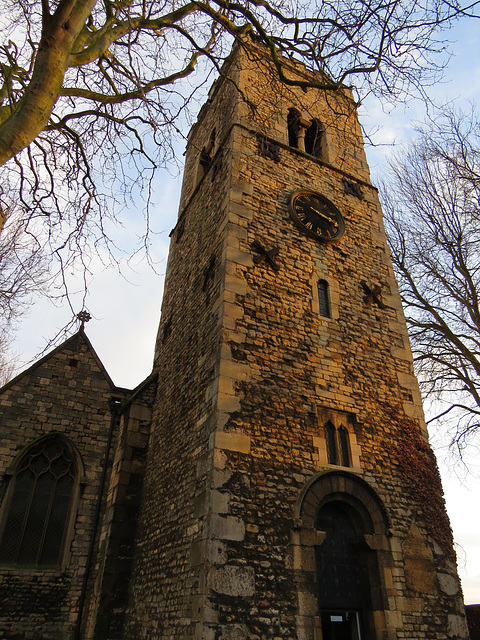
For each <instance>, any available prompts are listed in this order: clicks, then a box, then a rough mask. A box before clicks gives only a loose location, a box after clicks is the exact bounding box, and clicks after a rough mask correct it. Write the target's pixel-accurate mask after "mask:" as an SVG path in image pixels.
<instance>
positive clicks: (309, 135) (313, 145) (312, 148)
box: [305, 118, 324, 158]
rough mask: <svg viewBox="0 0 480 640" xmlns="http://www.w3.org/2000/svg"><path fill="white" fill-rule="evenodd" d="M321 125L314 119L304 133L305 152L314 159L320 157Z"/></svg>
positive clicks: (322, 132) (322, 131)
mask: <svg viewBox="0 0 480 640" xmlns="http://www.w3.org/2000/svg"><path fill="white" fill-rule="evenodd" d="M323 134H324V130H323V125H322V123H321V122H320V120H317V119H316V118H315V119H313V120H312V124H311V125H310V126H309V127H308V129H307V130H306V132H305V151H306V153H309V154H310V155H311V156H315V157H316V158H321V157H322V143H323Z"/></svg>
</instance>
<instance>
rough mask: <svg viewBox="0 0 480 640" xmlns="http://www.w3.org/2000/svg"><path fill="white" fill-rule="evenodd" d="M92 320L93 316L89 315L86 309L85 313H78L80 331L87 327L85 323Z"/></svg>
mask: <svg viewBox="0 0 480 640" xmlns="http://www.w3.org/2000/svg"><path fill="white" fill-rule="evenodd" d="M91 319H92V316H91V315H90V314H89V313H88V311H85V309H84V310H83V311H80V313H77V320H80V322H81V325H80V329H83V328H84V327H85V323H86V322H88V321H89V320H91Z"/></svg>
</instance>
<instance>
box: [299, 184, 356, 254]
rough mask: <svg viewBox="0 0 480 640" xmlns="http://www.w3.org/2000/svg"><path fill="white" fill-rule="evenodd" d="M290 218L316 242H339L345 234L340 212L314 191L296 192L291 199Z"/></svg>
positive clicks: (303, 190)
mask: <svg viewBox="0 0 480 640" xmlns="http://www.w3.org/2000/svg"><path fill="white" fill-rule="evenodd" d="M289 209H290V216H291V218H292V219H293V221H294V222H295V224H296V225H297V227H299V229H300V230H301V231H303V233H305V234H306V235H307V236H309V237H310V238H315V240H322V241H324V242H325V241H327V242H328V241H329V240H338V238H341V237H342V236H343V234H344V232H345V221H344V219H343V217H342V214H341V213H340V211H339V210H338V209H337V208H336V207H335V205H333V204H332V203H331V202H330V201H329V200H327V199H326V198H324V197H323V196H321V195H320V194H318V193H315V192H314V191H309V190H308V189H302V190H300V191H295V192H294V193H293V194H292V196H291V198H290V207H289Z"/></svg>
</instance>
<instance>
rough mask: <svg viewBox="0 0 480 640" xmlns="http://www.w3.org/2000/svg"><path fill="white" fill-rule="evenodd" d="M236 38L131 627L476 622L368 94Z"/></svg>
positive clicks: (174, 281)
mask: <svg viewBox="0 0 480 640" xmlns="http://www.w3.org/2000/svg"><path fill="white" fill-rule="evenodd" d="M287 71H288V76H289V77H290V79H291V80H292V81H293V82H292V86H290V87H285V86H282V85H280V84H279V83H278V81H277V80H276V77H275V74H274V73H273V71H272V70H271V69H270V67H269V66H268V64H267V63H266V61H265V60H264V56H263V52H262V50H257V49H250V50H244V49H242V48H241V47H240V46H238V45H237V46H236V47H235V49H234V52H233V54H232V55H231V57H230V58H229V60H228V61H227V63H226V65H225V67H224V69H223V71H222V74H221V77H220V78H219V79H218V80H217V81H216V83H215V84H214V86H213V87H212V89H211V91H210V95H209V99H208V101H207V104H206V105H205V106H204V107H203V109H202V110H201V112H200V115H199V118H198V122H197V124H196V125H195V126H194V127H193V129H192V131H191V133H190V136H189V139H188V146H187V154H186V167H185V175H184V182H183V190H182V196H181V203H180V211H179V217H178V222H177V225H176V227H175V229H174V230H173V231H172V234H171V236H172V241H171V250H170V257H169V263H168V270H167V278H166V284H165V295H164V301H163V307H162V318H161V323H160V328H159V332H158V338H157V346H156V356H155V369H156V370H157V371H158V374H159V383H158V384H159V386H158V393H157V399H156V402H155V405H154V410H153V423H152V433H151V440H150V445H149V454H148V459H147V470H146V477H145V485H144V497H143V503H142V510H141V516H140V521H139V530H138V538H137V546H136V559H135V568H134V571H133V576H132V582H131V585H130V602H129V608H128V611H127V617H126V628H125V631H124V634H125V635H124V637H125V638H158V639H160V638H161V639H166V638H169V639H170V638H172V639H173V638H175V639H180V638H181V639H187V638H192V639H193V638H195V640H214V639H218V640H220V639H221V640H234V639H235V640H244V639H245V640H246V639H247V638H252V639H264V638H275V639H279V638H282V639H289V640H290V639H291V640H293V639H298V640H321V639H323V640H334V639H335V640H394V639H400V638H405V639H410V640H419V639H421V638H422V639H431V640H433V639H436V640H440V639H447V638H458V639H460V638H467V637H468V632H467V631H466V628H465V624H464V618H463V604H462V596H461V590H460V585H459V581H458V577H457V573H456V565H455V555H454V552H453V548H452V538H451V532H450V528H449V523H448V519H447V516H446V514H445V510H444V504H443V499H442V490H441V486H440V480H439V476H438V472H437V469H436V465H435V460H434V458H433V454H432V452H431V450H430V448H429V446H428V443H427V432H426V428H425V423H424V419H423V413H422V408H421V401H420V394H419V391H418V386H417V382H416V379H415V377H414V375H413V368H412V357H411V353H410V349H409V345H408V337H407V331H406V326H405V321H404V317H403V314H402V309H401V305H400V299H399V295H398V291H397V286H396V283H395V279H394V275H393V271H392V266H391V263H390V259H389V252H388V247H387V243H386V239H385V232H384V228H383V223H382V213H381V210H380V205H379V201H378V195H377V190H376V189H375V188H374V187H373V186H372V184H371V183H370V178H369V171H368V166H367V162H366V158H365V153H364V150H363V141H362V135H361V130H360V127H359V124H358V120H357V115H356V110H355V105H354V103H353V100H352V97H351V95H350V94H349V92H348V91H347V90H345V91H339V92H338V93H335V94H333V93H331V92H330V93H325V92H323V91H321V90H319V89H314V88H311V89H308V90H303V89H302V88H300V87H298V86H295V81H299V80H300V81H305V80H310V81H311V80H312V79H313V78H312V77H311V76H310V75H309V74H308V73H307V72H306V71H305V70H304V69H303V68H301V67H299V66H298V65H294V64H291V65H289V66H288V65H287Z"/></svg>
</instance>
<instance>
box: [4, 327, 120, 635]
mask: <svg viewBox="0 0 480 640" xmlns="http://www.w3.org/2000/svg"><path fill="white" fill-rule="evenodd" d="M124 395H125V392H124V391H123V390H119V389H117V388H115V386H114V385H113V383H112V381H111V380H110V378H109V377H108V374H107V373H106V371H105V370H104V368H103V366H102V365H101V363H100V361H99V360H98V358H97V356H96V354H95V352H94V351H93V349H92V347H91V345H90V343H89V342H88V339H87V338H86V336H85V335H84V333H83V332H82V331H81V332H79V333H77V334H75V335H74V336H73V337H72V338H70V339H69V340H67V342H65V343H64V344H63V345H61V346H60V347H59V348H58V349H56V350H55V351H53V352H52V353H50V354H48V355H47V356H46V357H45V358H43V359H42V360H40V361H39V362H37V363H36V364H35V365H34V366H33V367H31V368H30V369H28V370H27V371H26V372H25V373H23V374H21V375H20V376H18V377H17V378H15V379H14V380H12V381H11V382H10V383H9V384H7V385H6V386H5V387H4V388H3V389H2V390H0V424H1V431H2V437H1V449H0V451H1V456H0V464H1V472H0V479H1V489H0V490H1V496H0V497H1V498H2V504H3V509H5V507H6V500H5V497H6V490H7V489H8V485H9V482H10V480H11V476H10V474H9V470H10V469H11V468H12V465H13V463H14V460H15V458H16V456H18V454H19V453H20V452H22V450H23V449H24V448H25V447H26V446H28V445H29V444H31V443H32V442H33V441H35V440H36V439H38V438H40V437H42V436H45V435H48V434H59V435H61V436H62V437H65V438H66V439H67V440H68V442H69V443H71V445H72V447H73V448H74V449H75V450H76V452H78V456H79V459H80V465H81V473H80V478H79V486H78V495H77V497H76V499H75V500H74V505H73V513H72V514H71V518H70V531H69V535H68V536H67V538H68V539H67V542H66V549H65V554H64V561H63V562H62V564H61V566H59V567H58V568H52V569H46V568H37V569H36V568H28V567H25V566H18V567H1V568H0V603H1V604H0V612H1V613H0V637H1V638H11V639H15V640H20V639H23V638H25V639H27V638H30V639H36V638H39V639H40V638H41V639H42V640H48V639H51V640H67V639H68V640H70V639H71V638H72V637H73V634H74V630H75V628H76V624H77V621H78V615H79V602H80V601H81V594H82V588H83V584H84V577H85V572H86V563H87V557H88V552H89V547H90V543H91V540H92V535H93V527H94V521H95V514H96V511H97V504H98V500H99V492H100V490H101V486H100V484H101V478H102V468H103V463H104V459H105V454H106V448H107V442H108V436H109V431H110V427H111V412H110V399H111V398H112V396H113V397H116V398H118V399H122V398H123V397H124ZM115 435H116V434H115V433H114V434H113V436H114V437H115ZM107 470H108V469H107ZM4 521H5V512H4V511H2V522H3V523H4Z"/></svg>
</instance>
